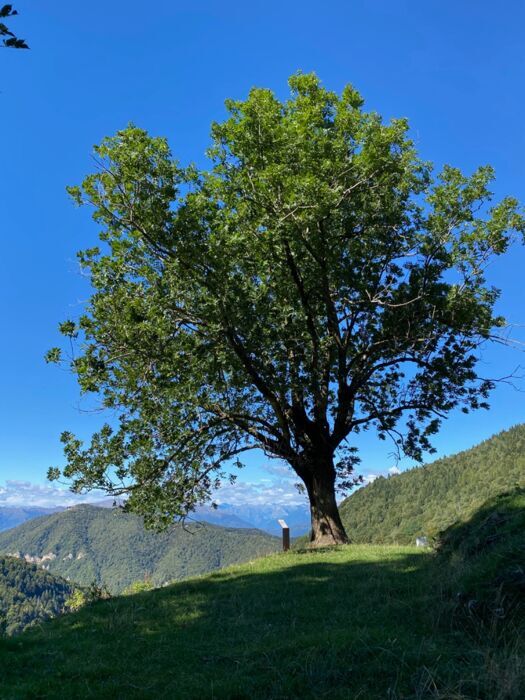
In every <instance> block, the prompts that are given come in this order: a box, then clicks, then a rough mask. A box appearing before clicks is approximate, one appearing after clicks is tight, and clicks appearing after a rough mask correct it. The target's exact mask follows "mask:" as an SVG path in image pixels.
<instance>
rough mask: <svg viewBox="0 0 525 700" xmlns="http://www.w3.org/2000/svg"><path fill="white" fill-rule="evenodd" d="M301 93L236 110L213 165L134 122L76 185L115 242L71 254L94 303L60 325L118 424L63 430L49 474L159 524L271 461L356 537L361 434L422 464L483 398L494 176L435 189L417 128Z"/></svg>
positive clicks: (515, 227)
mask: <svg viewBox="0 0 525 700" xmlns="http://www.w3.org/2000/svg"><path fill="white" fill-rule="evenodd" d="M290 88H291V96H290V98H289V99H288V100H287V101H284V102H282V101H280V100H278V99H277V98H276V96H275V95H274V94H273V93H272V92H271V91H270V90H265V89H253V90H252V91H251V92H250V94H249V96H248V99H247V100H245V101H228V102H227V103H226V106H227V109H228V113H229V116H228V118H227V119H226V120H225V121H224V122H223V123H220V124H214V125H213V127H212V146H211V148H210V150H209V154H208V155H209V158H210V166H209V168H208V169H207V170H198V169H197V168H195V167H182V166H180V165H179V164H178V163H177V162H176V161H174V160H173V158H172V156H171V153H170V149H169V147H168V144H167V143H166V141H165V140H164V139H162V138H153V137H150V136H149V135H148V134H147V133H146V132H145V131H143V130H141V129H138V128H135V127H133V126H130V127H129V128H127V129H125V130H123V131H120V132H118V133H117V135H116V136H114V137H111V138H107V139H105V140H104V141H103V142H102V144H101V145H100V146H98V147H97V148H96V149H95V151H96V155H97V159H98V167H97V170H96V172H95V173H94V174H92V175H89V176H88V177H87V178H86V179H85V181H84V183H83V184H82V186H81V187H75V188H71V194H72V195H73V197H74V198H75V199H76V201H77V202H78V203H79V204H83V203H85V202H87V203H89V204H91V205H92V206H93V208H94V218H95V220H96V222H97V223H98V224H99V225H100V227H101V229H102V232H101V234H100V238H101V240H102V242H103V245H102V247H101V248H98V247H97V248H92V249H90V250H86V251H84V252H81V253H79V258H80V263H81V265H82V268H83V269H84V270H85V271H87V273H88V274H89V276H90V280H91V284H92V286H93V290H94V291H93V294H92V296H91V298H90V300H89V302H88V304H87V307H86V309H85V313H84V314H83V315H82V316H81V317H80V318H79V319H78V320H74V321H66V322H65V323H63V324H62V325H61V330H62V332H63V333H64V334H65V335H66V336H70V337H71V338H77V342H76V343H75V344H74V345H75V346H78V353H79V354H77V355H76V356H74V357H72V358H71V360H70V361H71V366H72V368H73V371H74V372H75V373H76V375H77V376H78V381H79V383H80V387H81V389H82V391H84V392H96V393H98V394H99V395H100V396H101V399H102V403H103V406H104V407H106V408H107V409H110V410H111V411H112V412H113V415H116V416H117V417H118V418H115V420H114V421H113V423H112V426H110V425H105V426H104V427H103V428H102V429H101V430H100V432H98V433H96V434H95V435H94V436H93V438H92V441H91V443H90V444H89V445H88V446H85V445H83V444H82V442H81V441H80V440H78V439H77V438H76V437H75V436H73V435H72V434H70V433H64V434H63V436H62V440H63V442H64V444H65V454H66V457H67V465H66V466H65V468H64V469H63V470H62V471H61V470H59V469H58V468H53V469H51V470H50V474H49V476H50V478H59V477H60V475H61V473H62V474H63V475H65V477H67V478H68V479H69V480H70V483H71V484H72V488H73V489H74V490H77V491H83V490H89V489H92V488H101V489H103V490H105V491H107V492H109V493H111V494H115V495H121V494H127V495H128V498H127V500H126V507H127V508H129V509H132V510H134V511H136V512H139V513H142V514H144V516H145V517H146V520H147V522H149V523H150V524H152V525H155V524H159V523H160V524H162V523H169V522H171V521H172V520H173V518H174V517H177V516H178V517H184V515H185V514H187V513H188V512H189V511H191V510H192V509H193V508H194V507H195V506H196V505H197V504H198V503H200V502H202V501H203V500H205V499H207V498H208V497H209V496H210V494H211V493H212V491H213V489H214V487H216V485H217V483H218V481H219V480H220V479H221V478H224V476H225V475H226V474H228V473H229V472H231V471H235V466H236V465H237V463H238V460H239V456H240V455H241V453H243V452H245V451H247V450H251V449H254V448H260V449H262V450H263V451H264V452H265V453H266V454H267V455H268V456H271V457H275V458H278V459H280V460H284V461H285V462H287V463H288V464H289V465H290V467H291V469H292V470H293V471H294V472H295V473H296V475H297V477H298V479H299V480H300V481H301V482H302V483H303V484H304V487H305V488H306V492H307V493H308V497H309V501H310V508H311V518H312V531H311V540H312V543H313V544H315V545H322V544H330V543H340V542H346V541H347V535H346V533H345V530H344V527H343V524H342V523H341V519H340V517H339V513H338V509H337V504H336V489H337V487H338V485H339V486H341V487H344V486H350V485H352V484H353V483H354V481H355V478H354V475H353V469H354V466H355V463H356V461H357V456H356V450H355V447H356V443H355V437H356V434H357V433H358V432H359V431H361V430H366V429H368V428H372V427H373V428H375V429H376V430H377V432H378V434H379V437H380V438H385V437H387V436H390V437H391V438H392V439H393V440H394V442H395V444H396V446H397V448H398V449H399V450H400V451H402V452H403V453H404V454H406V455H409V456H411V457H414V458H420V457H421V454H422V451H425V450H429V449H431V445H430V442H429V439H430V437H431V436H432V434H434V433H435V432H436V431H437V430H438V427H439V425H440V422H441V420H442V419H443V418H444V417H445V416H446V414H447V413H448V412H449V411H451V409H454V408H456V407H461V408H462V409H463V410H464V411H469V410H471V409H476V408H479V407H482V406H485V405H486V398H487V396H488V394H489V392H490V389H491V388H492V386H493V382H492V381H490V380H487V379H483V378H481V377H480V376H479V375H478V373H477V370H476V367H477V357H478V352H479V348H480V346H481V345H482V344H483V343H485V342H487V341H490V340H495V339H497V333H498V328H500V327H502V326H503V324H504V320H503V319H502V318H499V317H495V316H494V312H493V309H494V303H495V301H496V299H497V296H498V292H497V290H495V289H493V288H491V287H489V286H487V283H486V281H485V278H484V270H485V268H486V266H487V264H488V263H489V261H490V260H491V259H492V257H493V256H494V255H499V254H501V253H503V252H504V251H505V250H506V249H507V247H508V245H509V243H510V241H511V240H512V238H513V237H514V236H516V235H517V234H518V233H523V232H524V230H525V222H524V218H523V217H522V215H521V213H520V211H519V208H518V203H517V202H516V201H515V200H514V199H512V198H505V199H503V200H502V201H501V202H499V203H497V204H494V205H492V204H491V193H490V191H489V189H488V187H489V184H490V181H491V180H492V177H493V172H492V170H491V168H490V167H481V168H479V169H478V170H477V171H476V172H475V173H474V174H473V175H471V176H470V177H467V176H465V175H463V174H462V173H461V172H460V171H459V170H458V169H456V168H453V167H445V168H444V170H443V171H442V172H441V174H439V175H437V176H435V177H434V176H433V173H432V167H431V166H430V165H429V164H428V163H425V162H423V161H421V160H420V159H419V158H418V156H417V153H416V150H415V148H414V144H413V143H412V141H411V140H410V138H409V137H408V135H407V129H408V127H407V123H406V121H405V120H404V119H399V120H394V121H392V122H390V123H389V124H385V123H383V121H382V120H381V118H380V117H379V116H378V115H377V114H375V113H368V112H366V111H364V109H363V100H362V99H361V97H360V95H359V94H358V93H357V92H356V91H355V90H354V89H353V88H352V87H350V86H347V87H346V88H345V89H344V90H343V92H342V94H341V95H337V94H334V93H333V92H330V91H328V90H326V89H324V88H323V87H322V86H321V84H320V82H319V80H318V79H317V77H316V76H315V75H303V74H298V75H295V76H293V77H292V78H291V79H290ZM60 356H61V353H60V350H59V349H58V348H55V349H53V350H51V351H50V352H49V354H48V359H49V360H52V361H53V360H54V361H59V360H60Z"/></svg>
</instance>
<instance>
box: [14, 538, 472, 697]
mask: <svg viewBox="0 0 525 700" xmlns="http://www.w3.org/2000/svg"><path fill="white" fill-rule="evenodd" d="M350 552H351V555H350V556H348V554H349V553H350ZM396 552H397V553H396ZM396 552H393V551H389V549H388V548H381V550H376V551H375V553H373V550H370V549H369V548H366V547H352V548H351V549H347V548H343V549H340V550H335V551H319V552H311V551H308V552H306V553H304V554H302V553H300V552H290V553H288V554H283V555H282V556H280V557H278V560H277V564H276V558H275V557H270V558H269V559H267V560H265V559H262V560H258V561H257V562H256V563H254V564H253V569H254V571H253V573H252V572H251V571H250V566H249V565H248V566H247V567H243V568H241V569H239V570H238V571H236V570H233V571H231V570H230V571H224V572H218V573H216V574H214V575H212V576H209V577H206V578H202V579H194V580H190V581H187V582H181V583H179V584H176V585H174V586H170V587H168V588H165V589H162V590H158V591H155V592H152V593H144V594H139V595H135V596H132V597H127V598H126V597H122V598H115V599H112V600H110V601H106V602H102V603H99V604H96V605H94V606H92V607H90V608H89V609H86V610H83V611H81V612H80V613H78V614H76V615H70V616H67V617H64V618H62V619H61V620H57V621H54V622H52V623H51V624H49V625H44V626H43V627H42V629H41V630H40V631H36V632H34V633H31V634H29V635H24V636H23V637H19V638H17V639H13V640H11V641H9V642H7V643H4V645H3V646H4V648H3V650H1V654H0V655H2V656H3V658H4V662H6V663H5V669H3V668H2V661H1V660H0V671H1V672H2V677H3V688H4V692H5V694H4V695H2V694H1V692H0V697H2V698H4V697H5V698H10V697H13V698H17V699H18V698H23V697H46V698H47V697H49V698H52V697H57V698H58V697H60V698H63V697H75V698H83V697H96V698H106V697H108V698H109V697H112V698H126V699H127V698H150V697H151V698H199V699H204V698H231V699H232V700H233V699H237V700H241V699H246V700H248V699H251V698H265V699H266V698H276V699H277V698H322V697H327V698H362V699H363V700H373V699H374V698H390V699H391V700H393V699H396V698H412V697H413V698H416V697H417V698H424V697H429V698H430V697H440V696H437V695H435V694H434V695H432V694H431V693H432V692H433V689H434V688H435V687H437V685H439V684H441V685H443V684H447V683H450V678H451V677H452V676H453V675H454V668H455V666H454V665H455V664H456V663H457V658H456V657H457V656H458V654H459V653H460V651H461V655H462V656H463V657H464V649H463V650H461V649H460V646H461V645H460V643H459V642H458V639H457V638H456V637H455V636H454V635H453V634H451V633H445V632H443V630H439V629H438V628H436V627H435V626H434V625H433V623H432V620H433V616H432V609H433V607H435V605H436V604H439V600H438V599H436V596H439V591H438V589H436V587H435V586H434V585H433V581H434V579H435V576H434V573H433V567H434V558H433V556H432V555H431V554H428V553H427V554H421V553H416V552H415V551H413V550H412V551H410V550H409V548H403V549H402V550H401V549H400V550H396ZM265 564H267V569H268V570H267V571H264V568H265ZM11 689H12V690H11ZM427 691H428V692H427ZM9 693H11V694H9ZM425 693H427V694H425ZM443 697H444V696H443ZM465 697H467V696H465ZM469 697H470V696H469Z"/></svg>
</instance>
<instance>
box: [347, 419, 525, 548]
mask: <svg viewBox="0 0 525 700" xmlns="http://www.w3.org/2000/svg"><path fill="white" fill-rule="evenodd" d="M516 486H525V425H518V426H516V427H514V428H512V429H510V430H507V431H505V432H502V433H499V434H498V435H495V436H494V437H492V438H490V439H489V440H485V441H484V442H482V443H480V444H479V445H476V446H475V447H473V448H472V449H470V450H466V451H465V452H460V453H459V454H456V455H453V456H451V457H445V458H443V459H439V460H437V461H435V462H433V463H432V464H428V465H427V466H424V467H417V468H415V469H411V470H409V471H406V472H403V473H402V474H399V475H396V476H391V477H388V478H382V477H381V478H379V479H376V480H375V481H374V482H373V483H371V484H368V485H367V486H366V487H364V488H362V489H359V490H358V491H356V492H355V493H354V494H352V495H351V496H350V497H349V498H347V499H346V500H345V501H344V502H343V503H342V504H341V506H340V511H341V517H342V519H343V522H344V524H345V527H346V529H347V532H348V534H349V536H350V538H351V540H352V541H353V542H376V543H394V542H397V543H400V544H403V543H406V544H413V543H414V541H415V538H416V537H418V536H420V535H427V536H435V535H437V534H438V533H439V532H440V531H441V530H444V529H445V528H447V527H449V526H450V525H452V524H453V523H455V522H456V521H458V520H465V519H468V518H469V517H470V516H471V514H472V513H473V512H474V511H476V510H477V509H478V508H480V507H481V506H482V504H483V503H484V502H485V501H486V500H488V499H489V498H491V497H492V496H496V495H498V494H500V493H505V492H506V491H509V490H510V489H512V488H514V487H516Z"/></svg>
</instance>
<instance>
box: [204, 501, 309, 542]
mask: <svg viewBox="0 0 525 700" xmlns="http://www.w3.org/2000/svg"><path fill="white" fill-rule="evenodd" d="M195 517H197V518H198V519H200V520H205V521H206V522H209V523H214V524H216V525H224V526H229V527H251V528H257V529H258V530H264V531H265V532H268V533H270V534H272V535H280V533H281V527H280V525H279V523H278V520H279V519H280V518H282V519H284V520H286V523H287V524H288V526H289V527H290V530H291V535H292V537H297V536H299V535H304V534H305V533H306V532H308V530H309V529H310V512H309V509H308V505H307V503H306V501H305V503H304V504H297V505H295V504H294V505H283V504H280V503H264V504H249V503H245V504H244V503H241V504H237V503H220V504H219V506H218V508H211V507H209V506H201V507H200V508H199V509H198V510H197V513H196V514H195Z"/></svg>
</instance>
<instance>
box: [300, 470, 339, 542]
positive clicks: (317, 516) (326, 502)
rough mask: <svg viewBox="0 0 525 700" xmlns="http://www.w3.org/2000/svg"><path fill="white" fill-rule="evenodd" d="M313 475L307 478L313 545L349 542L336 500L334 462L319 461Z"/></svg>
mask: <svg viewBox="0 0 525 700" xmlns="http://www.w3.org/2000/svg"><path fill="white" fill-rule="evenodd" d="M312 471H313V472H314V473H313V475H312V476H311V477H310V478H308V479H306V480H305V484H306V490H307V492H308V498H309V499H310V514H311V518H312V529H311V531H310V546H311V547H327V546H330V545H335V544H346V543H348V541H349V540H348V537H347V534H346V532H345V528H344V525H343V523H342V521H341V516H340V515H339V509H338V507H337V502H336V500H335V469H334V466H333V462H332V461H331V460H330V461H329V462H328V463H325V464H323V463H320V462H317V463H316V464H315V466H314V469H313V470H312Z"/></svg>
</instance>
